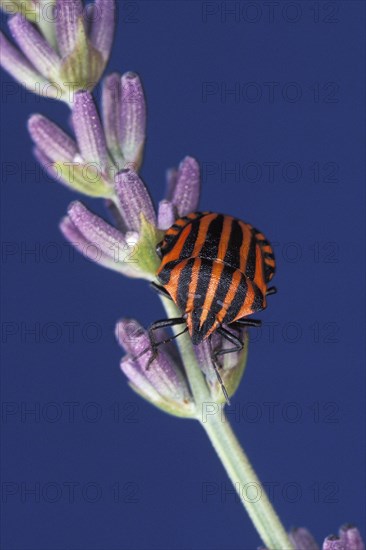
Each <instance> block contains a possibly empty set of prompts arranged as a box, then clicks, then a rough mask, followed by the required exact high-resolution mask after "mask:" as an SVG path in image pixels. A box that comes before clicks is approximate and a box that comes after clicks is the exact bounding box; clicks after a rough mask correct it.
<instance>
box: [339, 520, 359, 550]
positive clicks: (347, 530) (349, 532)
mask: <svg viewBox="0 0 366 550" xmlns="http://www.w3.org/2000/svg"><path fill="white" fill-rule="evenodd" d="M339 536H340V539H341V541H342V543H343V545H344V547H345V548H346V550H365V544H364V542H363V540H362V538H361V535H360V532H359V530H358V529H357V527H355V526H354V525H349V524H345V525H342V527H341V528H340V530H339Z"/></svg>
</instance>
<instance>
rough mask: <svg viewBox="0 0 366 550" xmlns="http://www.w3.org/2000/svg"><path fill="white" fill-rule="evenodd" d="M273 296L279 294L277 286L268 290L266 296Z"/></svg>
mask: <svg viewBox="0 0 366 550" xmlns="http://www.w3.org/2000/svg"><path fill="white" fill-rule="evenodd" d="M271 294H277V288H276V287H275V286H271V287H270V288H267V292H266V296H271Z"/></svg>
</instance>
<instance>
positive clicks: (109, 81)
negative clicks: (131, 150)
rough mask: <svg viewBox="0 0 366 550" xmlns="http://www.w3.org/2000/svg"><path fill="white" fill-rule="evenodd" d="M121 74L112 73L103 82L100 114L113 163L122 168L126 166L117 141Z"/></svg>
mask: <svg viewBox="0 0 366 550" xmlns="http://www.w3.org/2000/svg"><path fill="white" fill-rule="evenodd" d="M121 94H122V87H121V76H120V74H119V73H113V74H111V75H110V76H108V77H107V78H105V80H104V82H103V89H102V114H103V126H104V132H105V136H106V140H107V145H108V149H109V151H110V153H111V155H112V156H113V159H114V161H115V163H116V164H117V165H118V166H119V168H120V169H121V170H122V169H123V168H126V166H125V163H124V158H123V154H122V151H121V147H120V143H119V133H118V132H119V120H120V116H121V115H120V108H121Z"/></svg>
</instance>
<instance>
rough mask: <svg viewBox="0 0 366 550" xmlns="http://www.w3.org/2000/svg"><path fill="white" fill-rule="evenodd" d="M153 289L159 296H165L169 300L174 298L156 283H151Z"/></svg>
mask: <svg viewBox="0 0 366 550" xmlns="http://www.w3.org/2000/svg"><path fill="white" fill-rule="evenodd" d="M150 286H151V288H153V289H154V290H155V291H156V292H157V293H158V294H161V296H164V298H169V300H172V297H171V296H170V294H169V292H168V291H167V290H166V289H165V288H164V287H163V286H160V285H158V284H156V283H154V282H151V283H150Z"/></svg>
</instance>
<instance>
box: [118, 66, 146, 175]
mask: <svg viewBox="0 0 366 550" xmlns="http://www.w3.org/2000/svg"><path fill="white" fill-rule="evenodd" d="M121 86H122V94H121V107H120V120H119V142H120V147H121V150H122V153H123V156H124V158H125V160H126V161H127V162H131V163H133V164H134V167H135V170H137V169H138V168H139V166H140V164H141V156H142V151H143V146H144V142H145V132H146V105H145V96H144V92H143V89H142V86H141V82H140V79H139V77H138V76H137V74H135V73H126V74H124V75H123V76H122V80H121Z"/></svg>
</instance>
